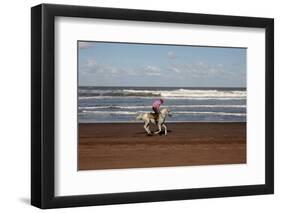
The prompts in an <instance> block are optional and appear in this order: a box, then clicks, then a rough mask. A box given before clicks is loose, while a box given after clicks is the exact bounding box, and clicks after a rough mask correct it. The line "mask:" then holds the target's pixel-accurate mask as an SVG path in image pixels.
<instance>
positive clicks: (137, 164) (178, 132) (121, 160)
mask: <svg viewBox="0 0 281 213" xmlns="http://www.w3.org/2000/svg"><path fill="white" fill-rule="evenodd" d="M167 127H168V135H167V136H165V135H153V136H147V135H146V134H145V131H144V129H143V124H141V123H118V124H79V149H78V169H79V170H92V169H120V168H145V167H167V166H191V165H215V164H241V163H246V123H168V124H167ZM151 129H153V128H151Z"/></svg>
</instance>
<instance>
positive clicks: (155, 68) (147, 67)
mask: <svg viewBox="0 0 281 213" xmlns="http://www.w3.org/2000/svg"><path fill="white" fill-rule="evenodd" d="M144 70H145V71H146V72H154V73H156V72H160V69H159V68H158V67H156V66H151V65H147V66H145V67H144Z"/></svg>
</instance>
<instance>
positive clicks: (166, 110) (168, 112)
mask: <svg viewBox="0 0 281 213" xmlns="http://www.w3.org/2000/svg"><path fill="white" fill-rule="evenodd" d="M160 112H161V114H162V115H164V116H167V115H168V116H172V114H171V110H170V109H168V108H164V109H161V111H160Z"/></svg>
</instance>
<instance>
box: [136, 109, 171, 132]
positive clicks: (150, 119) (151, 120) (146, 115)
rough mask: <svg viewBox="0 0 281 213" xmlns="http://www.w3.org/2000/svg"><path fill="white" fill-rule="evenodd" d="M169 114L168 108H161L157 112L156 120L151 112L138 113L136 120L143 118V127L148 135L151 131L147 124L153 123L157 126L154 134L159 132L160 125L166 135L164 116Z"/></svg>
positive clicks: (160, 129)
mask: <svg viewBox="0 0 281 213" xmlns="http://www.w3.org/2000/svg"><path fill="white" fill-rule="evenodd" d="M167 116H171V114H170V110H169V109H167V108H164V109H161V110H160V112H159V114H158V121H157V122H156V120H155V114H154V113H151V112H147V113H140V114H139V115H137V117H136V119H137V120H143V121H144V126H143V127H144V129H145V131H146V132H147V134H148V135H151V131H150V129H149V124H150V123H153V124H156V125H157V126H158V131H156V132H154V134H159V133H160V132H161V131H162V127H163V128H164V130H165V135H167V126H166V125H165V124H164V123H165V120H166V117H167Z"/></svg>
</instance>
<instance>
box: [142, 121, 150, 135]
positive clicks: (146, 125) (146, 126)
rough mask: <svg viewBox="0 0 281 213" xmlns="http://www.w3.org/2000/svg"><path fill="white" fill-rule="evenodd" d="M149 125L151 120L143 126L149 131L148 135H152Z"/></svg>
mask: <svg viewBox="0 0 281 213" xmlns="http://www.w3.org/2000/svg"><path fill="white" fill-rule="evenodd" d="M148 126H149V122H145V123H144V126H143V127H144V129H145V131H146V132H147V134H148V135H150V134H151V132H150V130H149V127H148Z"/></svg>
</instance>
